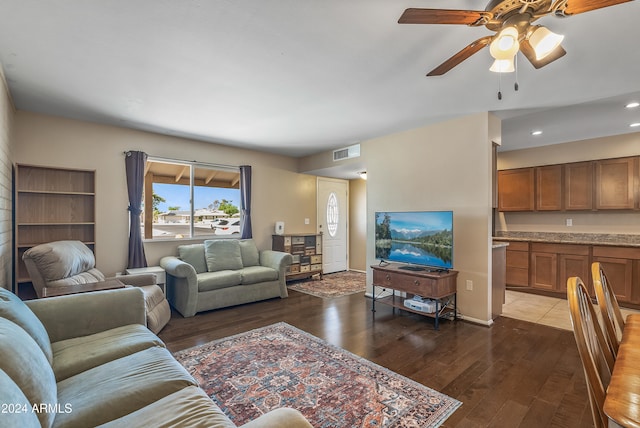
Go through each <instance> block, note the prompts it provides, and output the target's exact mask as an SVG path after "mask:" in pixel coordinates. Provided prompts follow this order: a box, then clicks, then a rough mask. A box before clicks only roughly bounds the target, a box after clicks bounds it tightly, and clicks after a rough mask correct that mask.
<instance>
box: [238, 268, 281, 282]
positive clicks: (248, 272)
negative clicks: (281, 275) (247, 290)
mask: <svg viewBox="0 0 640 428" xmlns="http://www.w3.org/2000/svg"><path fill="white" fill-rule="evenodd" d="M240 274H241V275H242V284H245V285H246V284H256V283H258V282H265V281H276V280H277V279H278V271H277V270H275V269H271V268H268V267H264V266H250V267H246V268H244V269H242V270H241V271H240Z"/></svg>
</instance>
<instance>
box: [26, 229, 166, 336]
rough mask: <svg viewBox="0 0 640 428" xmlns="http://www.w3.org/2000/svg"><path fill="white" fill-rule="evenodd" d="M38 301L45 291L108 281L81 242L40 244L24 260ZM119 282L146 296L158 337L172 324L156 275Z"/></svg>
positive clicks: (150, 321)
mask: <svg viewBox="0 0 640 428" xmlns="http://www.w3.org/2000/svg"><path fill="white" fill-rule="evenodd" d="M22 260H24V264H25V266H26V267H27V271H29V275H30V276H31V282H32V283H33V288H34V290H35V291H36V294H37V295H38V297H42V295H43V290H44V289H45V288H50V287H60V286H67V285H75V284H88V283H92V282H100V281H104V280H106V279H107V278H105V276H104V275H103V274H102V272H100V271H99V270H98V269H96V267H95V264H96V259H95V256H94V255H93V252H92V251H91V250H90V249H89V248H88V247H87V246H86V245H85V244H83V243H82V242H80V241H55V242H49V243H47V244H40V245H37V246H35V247H32V248H30V249H29V250H27V251H25V253H24V254H23V256H22ZM118 279H119V280H120V281H121V282H122V283H124V284H126V285H129V286H136V287H139V288H141V289H142V291H143V292H144V300H145V306H146V309H147V314H146V315H147V327H148V328H149V330H151V331H153V332H154V333H158V332H159V331H160V330H162V328H163V327H164V326H165V325H166V324H167V323H168V322H169V319H170V318H171V309H170V308H169V302H167V299H166V298H165V296H164V293H163V292H162V289H161V288H160V287H159V286H157V285H156V276H155V274H142V275H125V276H121V277H118Z"/></svg>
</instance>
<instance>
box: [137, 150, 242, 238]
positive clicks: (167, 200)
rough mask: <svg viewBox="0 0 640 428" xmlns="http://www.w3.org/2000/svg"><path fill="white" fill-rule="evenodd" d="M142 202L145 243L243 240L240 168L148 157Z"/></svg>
mask: <svg viewBox="0 0 640 428" xmlns="http://www.w3.org/2000/svg"><path fill="white" fill-rule="evenodd" d="M143 201H144V203H143V214H142V216H143V217H142V236H144V238H145V239H181V238H194V237H204V236H217V235H224V236H238V237H239V236H240V232H241V231H240V171H239V168H237V167H227V166H221V165H207V164H200V163H192V162H181V161H172V160H160V159H157V158H152V157H149V159H148V160H147V164H146V167H145V183H144V197H143ZM192 202H193V203H192Z"/></svg>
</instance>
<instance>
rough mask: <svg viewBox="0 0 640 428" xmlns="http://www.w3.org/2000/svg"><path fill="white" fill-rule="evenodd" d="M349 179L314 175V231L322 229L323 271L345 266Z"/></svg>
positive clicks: (329, 271)
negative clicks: (315, 216)
mask: <svg viewBox="0 0 640 428" xmlns="http://www.w3.org/2000/svg"><path fill="white" fill-rule="evenodd" d="M348 193H349V182H348V181H347V180H339V179H334V178H324V177H318V203H317V206H318V232H322V271H323V273H332V272H340V271H343V270H347V219H348V218H349V209H348V206H349V204H348V200H349V197H348Z"/></svg>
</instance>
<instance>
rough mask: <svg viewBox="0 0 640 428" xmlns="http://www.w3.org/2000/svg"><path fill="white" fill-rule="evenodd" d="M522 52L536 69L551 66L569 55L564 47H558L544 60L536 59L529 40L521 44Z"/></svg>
mask: <svg viewBox="0 0 640 428" xmlns="http://www.w3.org/2000/svg"><path fill="white" fill-rule="evenodd" d="M520 52H522V54H523V55H524V56H525V57H527V59H528V60H529V62H530V63H531V65H533V66H534V67H535V68H542V67H544V66H545V65H547V64H551V63H552V62H553V61H555V60H557V59H558V58H562V57H563V56H565V54H566V53H567V51H565V50H564V48H563V47H562V46H558V47H557V48H555V49H554V50H553V51H552V52H551V53H550V54H549V55H547V56H545V57H544V58H542V59H536V53H535V51H534V50H533V47H532V46H531V44H530V43H529V40H523V41H522V43H520Z"/></svg>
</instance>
